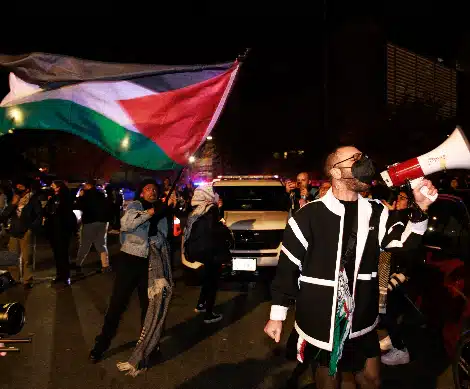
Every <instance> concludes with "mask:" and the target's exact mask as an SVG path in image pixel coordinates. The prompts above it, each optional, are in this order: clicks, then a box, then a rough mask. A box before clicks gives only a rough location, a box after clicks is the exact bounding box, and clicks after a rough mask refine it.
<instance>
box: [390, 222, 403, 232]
mask: <svg viewBox="0 0 470 389" xmlns="http://www.w3.org/2000/svg"><path fill="white" fill-rule="evenodd" d="M400 225H401V226H403V227H405V224H404V223H403V222H397V223H395V224H394V225H393V226H391V227H390V228H389V229H388V232H387V234H390V233H391V232H392V230H393V228H394V227H396V226H400Z"/></svg>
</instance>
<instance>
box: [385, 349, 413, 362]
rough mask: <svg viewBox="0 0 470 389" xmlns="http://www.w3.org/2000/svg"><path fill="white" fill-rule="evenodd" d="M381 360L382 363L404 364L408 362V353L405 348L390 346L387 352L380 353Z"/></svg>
mask: <svg viewBox="0 0 470 389" xmlns="http://www.w3.org/2000/svg"><path fill="white" fill-rule="evenodd" d="M381 360H382V363H383V364H384V365H389V366H397V365H405V364H407V363H410V354H409V352H408V350H407V349H406V348H405V349H403V350H398V349H396V348H392V349H391V350H390V351H389V352H388V353H387V354H385V355H382V358H381Z"/></svg>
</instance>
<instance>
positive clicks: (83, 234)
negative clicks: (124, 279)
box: [75, 181, 111, 272]
mask: <svg viewBox="0 0 470 389" xmlns="http://www.w3.org/2000/svg"><path fill="white" fill-rule="evenodd" d="M76 205H77V208H78V209H79V210H80V211H82V212H83V214H82V226H81V228H80V246H79V248H78V253H77V262H76V265H75V268H76V270H77V271H78V272H80V271H81V266H82V264H83V262H84V261H85V258H86V256H87V255H88V252H89V251H90V249H91V245H94V246H95V249H96V251H97V252H98V253H99V254H100V259H101V267H102V270H103V271H105V272H106V271H110V270H111V267H110V266H109V257H108V247H107V244H106V241H107V234H108V222H109V220H110V218H111V217H110V207H109V203H108V201H107V200H106V197H105V195H104V193H103V192H100V191H99V190H98V189H97V188H96V184H95V182H93V181H90V182H87V183H86V184H85V186H84V187H83V190H82V191H81V192H80V195H79V197H78V199H77V202H76Z"/></svg>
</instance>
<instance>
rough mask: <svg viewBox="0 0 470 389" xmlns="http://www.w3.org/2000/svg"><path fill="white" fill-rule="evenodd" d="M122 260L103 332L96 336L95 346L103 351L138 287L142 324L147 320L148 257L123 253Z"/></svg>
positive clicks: (114, 333) (112, 336) (109, 342)
mask: <svg viewBox="0 0 470 389" xmlns="http://www.w3.org/2000/svg"><path fill="white" fill-rule="evenodd" d="M121 254H122V261H121V263H120V264H119V266H118V267H117V271H116V278H115V280H114V287H113V292H112V294H111V300H110V302H109V307H108V311H107V312H106V316H105V318H104V324H103V328H102V329H101V334H100V335H98V336H97V338H96V345H95V348H96V349H98V351H101V352H103V351H104V350H106V349H107V348H108V347H109V345H110V344H111V340H112V339H113V338H114V336H115V335H116V331H117V329H118V326H119V322H120V320H121V316H122V314H123V313H124V311H125V310H126V309H127V305H128V304H129V300H130V298H131V296H132V293H133V292H134V290H135V289H136V288H137V293H138V295H139V301H140V308H141V317H140V319H141V325H143V323H144V320H145V315H146V314H147V308H148V305H149V299H148V292H147V287H148V266H149V262H148V259H147V258H141V257H136V256H134V255H130V254H126V253H121Z"/></svg>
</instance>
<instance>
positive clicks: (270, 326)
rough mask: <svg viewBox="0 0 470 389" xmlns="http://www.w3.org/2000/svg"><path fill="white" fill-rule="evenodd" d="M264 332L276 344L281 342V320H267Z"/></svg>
mask: <svg viewBox="0 0 470 389" xmlns="http://www.w3.org/2000/svg"><path fill="white" fill-rule="evenodd" d="M264 332H265V333H266V335H268V336H269V337H270V338H271V339H273V340H274V341H275V342H276V343H279V342H280V341H281V333H282V321H281V320H269V321H268V322H267V323H266V327H264Z"/></svg>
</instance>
